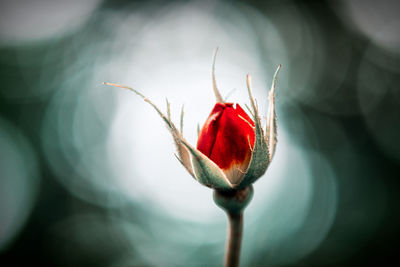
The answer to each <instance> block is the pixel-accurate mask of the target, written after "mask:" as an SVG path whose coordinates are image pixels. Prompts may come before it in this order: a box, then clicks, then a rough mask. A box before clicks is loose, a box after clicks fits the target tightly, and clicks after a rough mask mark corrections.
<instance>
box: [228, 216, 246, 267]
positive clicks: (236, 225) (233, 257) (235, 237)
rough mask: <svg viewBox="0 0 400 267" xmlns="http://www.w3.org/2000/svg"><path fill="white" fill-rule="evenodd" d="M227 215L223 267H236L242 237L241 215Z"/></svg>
mask: <svg viewBox="0 0 400 267" xmlns="http://www.w3.org/2000/svg"><path fill="white" fill-rule="evenodd" d="M227 215H228V220H229V229H228V241H227V244H226V252H225V267H238V266H239V259H240V245H241V243H242V235H243V213H242V212H240V213H232V212H227Z"/></svg>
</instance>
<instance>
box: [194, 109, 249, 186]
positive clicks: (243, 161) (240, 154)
mask: <svg viewBox="0 0 400 267" xmlns="http://www.w3.org/2000/svg"><path fill="white" fill-rule="evenodd" d="M254 141H255V134H254V122H253V120H252V119H250V117H249V116H248V115H247V114H246V112H245V111H244V110H243V109H242V108H241V107H240V106H239V104H236V106H234V104H233V103H220V102H218V103H216V104H215V106H214V108H213V110H212V111H211V114H210V115H209V116H208V118H207V121H206V122H205V124H204V126H203V128H202V129H201V131H200V133H199V139H198V141H197V149H198V150H199V151H200V152H202V153H203V154H204V155H206V156H207V157H208V158H209V159H211V160H212V161H213V162H214V163H215V164H217V165H218V166H219V167H220V168H221V169H222V171H223V172H224V173H225V175H226V177H227V178H228V180H229V181H230V182H231V183H232V184H237V183H239V182H240V181H241V178H242V177H243V175H244V174H245V173H246V171H247V167H248V165H249V162H250V159H251V155H252V150H253V147H254Z"/></svg>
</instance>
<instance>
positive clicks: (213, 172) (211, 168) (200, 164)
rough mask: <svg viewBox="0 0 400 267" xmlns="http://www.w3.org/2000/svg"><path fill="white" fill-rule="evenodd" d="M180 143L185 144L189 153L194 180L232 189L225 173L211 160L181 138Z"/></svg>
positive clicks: (219, 188) (223, 188) (213, 186)
mask: <svg viewBox="0 0 400 267" xmlns="http://www.w3.org/2000/svg"><path fill="white" fill-rule="evenodd" d="M182 143H183V144H184V145H185V146H186V148H187V149H188V151H189V152H190V154H191V156H192V157H191V158H192V165H193V170H194V173H195V178H196V180H197V181H198V182H199V183H201V184H203V185H205V186H208V187H211V188H214V189H217V190H221V191H228V190H231V189H233V185H232V184H231V183H230V182H229V180H228V178H227V177H226V176H225V173H224V172H223V171H222V170H221V169H220V168H219V167H218V165H217V164H215V163H214V162H213V161H212V160H210V159H209V158H208V157H206V156H205V155H204V154H203V153H201V152H200V151H199V150H197V149H196V148H194V147H193V146H191V145H190V144H189V143H188V142H187V141H185V140H184V139H182Z"/></svg>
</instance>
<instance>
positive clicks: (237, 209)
mask: <svg viewBox="0 0 400 267" xmlns="http://www.w3.org/2000/svg"><path fill="white" fill-rule="evenodd" d="M252 197H253V187H252V186H251V185H250V186H248V187H246V188H243V189H238V190H232V191H217V190H215V191H214V201H215V203H216V204H217V205H218V206H219V207H220V208H222V209H223V210H224V211H225V212H226V214H227V215H228V223H229V228H228V240H227V243H226V252H225V267H237V266H239V259H240V245H241V243H242V235H243V210H244V208H245V207H246V206H247V204H249V202H250V200H251V198H252Z"/></svg>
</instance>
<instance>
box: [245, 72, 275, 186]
mask: <svg viewBox="0 0 400 267" xmlns="http://www.w3.org/2000/svg"><path fill="white" fill-rule="evenodd" d="M247 89H248V93H249V98H250V103H251V107H252V115H253V118H254V124H255V129H254V132H255V142H254V147H253V153H252V155H251V159H250V163H249V167H248V168H247V171H246V173H245V174H244V177H243V179H242V180H241V182H240V184H238V185H237V188H244V187H246V186H248V185H250V184H252V183H254V182H255V181H256V180H257V179H258V178H259V177H261V176H262V175H263V174H264V173H265V171H266V170H267V168H268V165H269V162H270V160H269V152H268V146H267V143H266V142H265V138H264V132H263V129H262V126H261V121H260V116H259V115H258V108H257V106H256V104H255V101H254V98H253V94H252V92H251V87H250V76H249V75H247Z"/></svg>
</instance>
